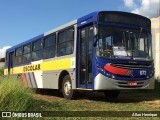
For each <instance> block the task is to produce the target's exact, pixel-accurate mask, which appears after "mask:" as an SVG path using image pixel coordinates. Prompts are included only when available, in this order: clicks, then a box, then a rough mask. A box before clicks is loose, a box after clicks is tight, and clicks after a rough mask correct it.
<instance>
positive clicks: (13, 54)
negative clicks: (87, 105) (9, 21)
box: [4, 11, 155, 99]
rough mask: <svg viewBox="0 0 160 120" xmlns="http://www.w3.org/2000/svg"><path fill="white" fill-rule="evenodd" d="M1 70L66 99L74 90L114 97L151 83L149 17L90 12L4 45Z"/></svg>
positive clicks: (152, 80)
mask: <svg viewBox="0 0 160 120" xmlns="http://www.w3.org/2000/svg"><path fill="white" fill-rule="evenodd" d="M4 74H5V75H9V74H15V75H18V76H22V78H23V81H24V85H25V86H26V87H29V88H36V89H58V90H60V91H61V92H62V93H63V96H64V98H66V99H73V98H74V97H75V95H76V94H77V91H78V90H91V91H103V92H104V93H105V95H106V96H107V97H110V98H115V97H117V96H118V94H119V93H120V91H121V90H128V91H129V90H137V89H138V90H139V89H154V82H155V80H154V64H153V59H152V39H151V22H150V20H149V19H148V18H146V17H143V16H140V15H137V14H133V13H127V12H120V11H98V12H93V13H90V14H88V15H86V16H83V17H81V18H79V19H77V20H74V21H71V22H69V23H67V24H65V25H62V26H60V27H57V28H55V29H52V30H50V31H48V32H45V33H43V34H41V35H39V36H37V37H34V38H32V39H30V40H27V41H25V42H23V43H20V44H18V45H16V46H13V47H12V48H9V49H8V50H7V51H6V62H5V70H4Z"/></svg>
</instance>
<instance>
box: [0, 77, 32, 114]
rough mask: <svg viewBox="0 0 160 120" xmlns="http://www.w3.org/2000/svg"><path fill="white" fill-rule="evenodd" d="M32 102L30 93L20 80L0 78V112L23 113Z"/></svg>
mask: <svg viewBox="0 0 160 120" xmlns="http://www.w3.org/2000/svg"><path fill="white" fill-rule="evenodd" d="M31 102H32V92H31V90H30V89H26V88H25V87H24V85H23V82H22V80H21V79H17V78H15V77H13V76H9V77H7V78H4V79H3V77H2V76H1V77H0V111H25V110H27V108H28V107H29V106H30V104H31Z"/></svg>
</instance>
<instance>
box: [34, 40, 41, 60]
mask: <svg viewBox="0 0 160 120" xmlns="http://www.w3.org/2000/svg"><path fill="white" fill-rule="evenodd" d="M32 47H33V48H32V49H33V52H32V60H33V61H35V60H40V59H42V56H43V54H42V48H43V42H42V39H39V40H37V41H36V42H34V43H33V46H32Z"/></svg>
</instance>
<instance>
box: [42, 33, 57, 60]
mask: <svg viewBox="0 0 160 120" xmlns="http://www.w3.org/2000/svg"><path fill="white" fill-rule="evenodd" d="M55 51H56V35H55V34H54V35H50V36H48V37H46V38H45V39H44V50H43V58H44V59H48V58H53V57H55Z"/></svg>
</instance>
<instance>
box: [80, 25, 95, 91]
mask: <svg viewBox="0 0 160 120" xmlns="http://www.w3.org/2000/svg"><path fill="white" fill-rule="evenodd" d="M79 34H80V37H79V48H80V49H79V50H80V51H79V59H78V61H79V70H78V71H79V74H78V75H79V77H78V78H79V88H92V46H93V44H92V41H93V26H88V27H85V28H82V29H80V31H79Z"/></svg>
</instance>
